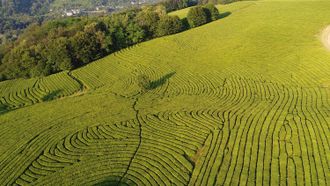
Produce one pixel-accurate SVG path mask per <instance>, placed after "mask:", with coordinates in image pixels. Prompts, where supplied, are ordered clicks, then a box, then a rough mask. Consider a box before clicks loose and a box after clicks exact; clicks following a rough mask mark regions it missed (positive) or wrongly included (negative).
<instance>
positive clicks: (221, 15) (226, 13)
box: [218, 12, 231, 19]
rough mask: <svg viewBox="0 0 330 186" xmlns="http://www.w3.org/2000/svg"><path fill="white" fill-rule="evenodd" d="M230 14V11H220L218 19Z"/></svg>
mask: <svg viewBox="0 0 330 186" xmlns="http://www.w3.org/2000/svg"><path fill="white" fill-rule="evenodd" d="M230 15H231V12H224V13H221V14H220V15H219V18H218V19H223V18H225V17H228V16H230Z"/></svg>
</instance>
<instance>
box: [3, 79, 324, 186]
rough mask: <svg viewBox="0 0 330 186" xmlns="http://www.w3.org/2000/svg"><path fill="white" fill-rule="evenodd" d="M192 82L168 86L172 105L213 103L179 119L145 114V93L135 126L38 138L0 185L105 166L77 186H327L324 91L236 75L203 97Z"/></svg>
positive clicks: (8, 162)
mask: <svg viewBox="0 0 330 186" xmlns="http://www.w3.org/2000/svg"><path fill="white" fill-rule="evenodd" d="M192 82H195V81H192ZM192 82H190V83H189V84H190V86H188V85H187V86H185V87H187V91H182V92H181V93H179V94H177V93H176V94H171V88H168V89H167V91H168V92H165V95H167V96H166V97H169V102H171V98H173V101H177V100H175V97H178V96H179V97H180V96H182V95H184V94H185V92H186V93H187V94H189V95H191V96H193V94H196V95H203V96H204V97H205V96H206V98H209V99H210V100H212V101H213V103H214V104H212V105H210V108H208V109H199V110H186V109H185V107H186V106H187V105H185V106H184V107H183V108H182V110H179V111H173V110H167V111H160V112H151V111H148V109H147V108H144V107H145V106H144V104H145V102H148V101H147V100H148V97H149V96H147V95H148V94H157V92H156V93H154V92H149V93H146V94H145V95H143V96H141V97H140V98H139V100H141V102H142V103H137V104H140V105H138V106H139V107H138V108H139V109H140V110H139V111H140V112H139V113H140V114H138V115H137V118H135V119H132V120H128V121H124V122H121V123H114V124H107V125H97V126H94V127H87V128H86V129H83V130H80V131H77V132H73V133H72V134H69V135H67V136H65V137H63V138H60V136H57V135H56V128H54V129H53V128H50V129H49V130H46V131H45V132H43V133H42V134H38V135H37V136H36V137H35V138H34V139H31V140H30V141H29V142H27V144H26V146H25V148H24V149H23V150H22V151H21V152H17V153H18V154H16V155H14V154H8V157H7V158H6V159H5V160H4V161H3V163H2V166H3V167H4V169H2V172H1V174H0V175H1V180H4V183H6V184H14V183H15V184H18V185H25V184H29V183H33V184H42V185H44V184H60V183H63V182H62V181H63V180H62V179H63V177H64V180H65V181H69V180H70V179H72V180H71V181H69V182H70V183H72V184H74V183H82V182H80V181H81V180H82V179H83V177H85V175H84V172H80V171H79V170H80V169H81V170H87V169H89V167H86V166H97V165H92V164H93V162H94V164H95V162H106V164H107V165H108V166H109V167H113V169H107V168H106V167H102V166H101V167H96V169H97V170H98V171H96V172H94V174H93V175H94V176H95V180H92V178H90V179H89V180H88V179H87V180H86V179H85V181H86V182H84V183H86V184H92V183H99V182H102V180H103V179H105V178H104V177H111V178H112V179H111V181H114V182H118V183H121V182H123V183H127V184H129V185H131V184H133V185H169V184H176V185H213V184H216V185H223V184H233V185H237V184H244V185H245V184H247V185H250V184H253V185H255V184H257V183H264V184H266V185H269V184H282V185H290V184H295V185H304V184H307V185H314V184H317V185H327V184H328V183H329V181H330V180H329V173H330V172H329V166H330V158H329V156H328V155H327V154H329V152H330V149H329V146H330V145H329V137H328V136H327V134H328V133H329V132H330V131H329V126H330V123H329V115H330V110H329V109H328V108H329V102H328V100H329V99H328V97H327V96H328V94H327V93H326V92H324V90H323V89H321V88H297V87H287V86H284V85H280V84H278V83H270V82H268V83H265V82H260V81H255V80H248V79H244V78H240V77H233V78H228V79H226V81H225V83H223V82H222V84H220V85H221V88H219V89H215V90H214V89H213V88H209V89H210V90H212V91H207V89H204V88H203V87H201V88H198V87H200V86H202V85H205V84H201V85H199V84H198V83H192ZM181 84H182V83H181ZM206 85H207V84H206ZM171 86H172V84H171V85H169V87H171ZM214 87H217V86H214ZM199 90H204V91H199ZM162 94H163V93H162ZM143 99H145V101H144V100H143ZM197 107H202V106H197ZM167 108H168V107H167ZM160 110H161V109H160ZM154 111H155V110H154ZM138 122H139V123H141V126H140V127H139V126H138ZM196 128H198V130H196ZM49 134H52V135H49ZM139 141H140V143H141V144H140V145H138V143H139ZM13 157H14V158H13ZM78 167H79V170H77V168H78ZM20 170H22V171H23V172H22V171H20ZM69 170H70V171H73V172H72V173H71V174H68V175H65V173H68V172H67V171H69ZM73 175H75V177H74V179H73V178H72V176H73ZM61 180H62V181H61ZM103 181H104V180H103ZM69 182H66V183H69Z"/></svg>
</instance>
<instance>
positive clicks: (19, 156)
mask: <svg viewBox="0 0 330 186" xmlns="http://www.w3.org/2000/svg"><path fill="white" fill-rule="evenodd" d="M329 6H330V2H327V1H319V2H315V1H276V2H272V1H262V2H239V3H234V4H230V5H225V6H223V5H221V6H219V8H220V11H221V12H226V11H230V12H231V13H232V14H231V15H229V16H228V17H226V18H224V19H221V20H218V21H215V22H213V23H210V24H208V25H205V26H202V27H199V28H196V29H192V30H189V31H186V32H183V33H180V34H176V35H173V36H169V37H164V38H159V39H155V40H152V41H149V42H146V43H142V44H139V45H137V46H134V47H132V48H129V49H125V50H123V51H120V52H118V53H116V54H113V55H110V56H108V57H106V58H104V59H101V60H99V61H97V62H95V63H92V64H90V65H88V66H86V67H83V68H80V69H77V70H75V71H73V72H72V74H71V75H68V74H67V73H61V74H56V75H53V76H49V77H46V78H43V79H42V80H39V81H37V83H36V82H35V81H36V80H15V81H7V82H3V83H1V84H0V90H1V93H0V94H1V96H2V97H3V98H2V99H1V101H2V102H3V104H4V105H7V106H8V105H9V106H11V107H13V108H17V107H20V106H24V105H31V104H34V103H38V104H35V105H33V106H29V107H25V108H21V109H18V110H15V111H10V112H8V113H4V114H2V115H0V135H1V137H2V140H1V141H0V160H1V161H0V162H1V163H0V167H4V168H2V169H1V170H0V180H1V182H2V183H13V182H17V183H24V182H29V181H30V182H32V181H37V182H36V183H39V184H45V183H48V184H51V183H53V184H54V183H86V184H91V183H97V182H100V181H102V180H104V179H105V178H106V177H107V178H109V179H110V181H113V180H112V179H114V180H116V181H117V182H118V181H123V182H130V183H136V184H139V183H140V184H142V183H144V184H147V183H149V184H151V185H153V184H154V183H156V182H157V183H160V184H169V183H170V182H171V181H172V182H175V183H178V184H180V183H181V184H187V183H190V184H194V183H195V184H197V185H203V184H206V183H208V184H212V183H218V184H224V183H225V184H237V183H238V181H240V183H247V184H256V183H262V182H264V183H265V184H269V183H273V184H277V183H282V184H286V183H287V181H286V178H289V182H290V183H291V182H292V183H297V184H298V185H300V184H302V183H303V182H306V183H307V184H318V185H325V184H329V183H330V178H329V169H327V167H328V166H329V162H330V156H329V153H330V150H329V135H328V134H329V124H330V118H329V114H330V111H329V110H330V105H329V96H330V91H329V86H330V79H329V77H330V53H329V52H327V51H326V49H325V48H324V47H323V46H322V44H321V42H320V41H319V39H318V37H319V33H320V31H321V30H322V28H324V27H325V26H326V25H328V24H330V20H329V17H330V12H329V11H328V7H329ZM186 12H187V10H182V11H179V12H174V13H173V14H177V15H179V16H180V17H184V16H185V14H186ZM174 73H175V74H174ZM139 74H146V75H148V76H149V77H150V78H151V79H152V80H157V79H162V78H163V79H166V77H169V78H168V79H167V81H163V82H161V81H160V82H161V83H158V84H159V86H157V87H156V88H155V89H153V90H151V91H149V92H147V93H145V94H143V95H139V94H138V92H139V91H140V90H139V87H138V86H137V81H136V79H137V76H138V75H139ZM173 74H174V75H173ZM55 76H56V78H55ZM72 77H74V79H72ZM64 79H66V83H61V82H64V81H63V80H64ZM76 80H78V81H76ZM40 82H42V83H40ZM45 82H46V83H45ZM39 84H40V86H39ZM43 87H48V88H43ZM39 89H40V90H39ZM31 90H32V91H31ZM38 90H39V91H38ZM23 92H24V93H23ZM29 92H39V94H37V93H29ZM54 92H55V93H56V94H55V97H63V98H61V99H57V100H55V101H51V102H42V101H43V99H44V98H45V96H46V97H47V96H48V95H51V96H52V93H54ZM64 92H66V93H64ZM74 93H76V95H75V94H74ZM78 93H79V94H78ZM30 94H31V95H34V96H32V98H29V99H26V97H29V96H27V95H30ZM72 94H74V95H73V96H70V97H65V96H67V95H72ZM30 97H31V96H30ZM33 99H35V100H34V101H33ZM27 100H30V101H27ZM31 100H32V101H31ZM39 102H41V103H39ZM15 105H18V106H15ZM108 125H109V126H112V129H109V131H110V132H109V134H107V135H106V134H104V133H102V132H100V130H101V128H102V127H104V126H108ZM93 126H95V127H94V128H93ZM196 128H198V130H196ZM93 130H95V131H98V132H91V131H93ZM102 131H104V130H103V129H102ZM128 131H129V132H131V133H129V132H128ZM101 133H102V134H103V135H101ZM126 133H129V134H130V135H129V136H126V137H125V135H127V134H126ZM75 134H77V136H78V137H75ZM79 136H81V137H80V138H79ZM97 136H99V137H97ZM100 136H103V137H102V138H106V139H107V140H103V141H102V140H100V139H99V138H101V137H100ZM122 137H123V138H122ZM66 139H67V141H66ZM77 139H80V140H77ZM63 140H64V141H63ZM75 140H76V141H80V142H76V143H78V145H75V146H74V145H73V146H72V145H70V144H72V143H73V141H75ZM168 142H170V143H168ZM120 143H122V144H125V145H126V147H122V146H121V145H120ZM79 144H80V145H79ZM95 144H96V146H95ZM54 145H55V146H54ZM56 146H57V147H56ZM61 146H64V147H66V148H67V149H68V150H63V148H62V147H61ZM96 147H97V148H96ZM54 148H55V149H56V148H57V149H58V150H54ZM98 148H99V149H98ZM157 148H158V149H159V150H158V151H157V150H156V149H157ZM52 149H53V150H52ZM61 149H62V151H61ZM77 149H78V150H77ZM81 149H83V150H81ZM106 149H108V150H106ZM68 151H69V152H68ZM60 152H63V153H60ZM88 152H90V153H92V155H88ZM111 152H115V153H114V154H112V153H111ZM264 152H266V153H264ZM93 153H94V155H95V154H97V156H93ZM70 154H71V155H70ZM72 154H75V155H72ZM77 154H78V155H77ZM118 156H119V157H118ZM159 156H161V157H162V158H160V157H159ZM45 157H48V158H49V157H53V158H58V159H59V160H58V162H62V164H61V165H60V166H59V165H58V167H65V168H64V169H63V168H57V169H54V168H53V169H54V170H56V172H53V173H52V172H51V171H48V172H47V171H45V172H43V171H44V170H45V169H48V170H49V169H51V168H49V167H53V166H54V165H52V163H53V164H56V163H54V162H53V161H51V160H48V161H46V160H45V162H46V163H45V162H43V163H40V162H42V161H43V159H47V158H45ZM59 157H61V158H59ZM215 157H217V158H215ZM49 159H52V158H49ZM95 161H96V162H101V163H93V162H95ZM63 162H69V163H67V164H65V163H63ZM192 162H194V163H192ZM208 162H209V163H208ZM40 164H41V165H40ZM18 165H20V167H19V166H18ZM104 166H105V167H104ZM177 166H178V167H177ZM109 167H112V168H109ZM139 167H140V168H141V169H139ZM26 168H28V169H26ZM287 168H288V169H287ZM143 169H149V171H148V173H147V172H144V171H143ZM29 170H32V171H29ZM219 172H220V174H219ZM190 173H191V174H192V177H191V178H190V176H189V175H190ZM31 175H32V176H31ZM33 175H34V177H35V178H33ZM42 175H46V176H42ZM86 175H88V176H86ZM142 175H143V176H142ZM173 175H176V176H173ZM295 176H297V177H295ZM120 177H124V178H123V179H121V180H120V179H119V178H120ZM108 181H109V180H108Z"/></svg>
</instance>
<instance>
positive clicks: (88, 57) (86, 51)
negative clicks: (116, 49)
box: [71, 32, 101, 65]
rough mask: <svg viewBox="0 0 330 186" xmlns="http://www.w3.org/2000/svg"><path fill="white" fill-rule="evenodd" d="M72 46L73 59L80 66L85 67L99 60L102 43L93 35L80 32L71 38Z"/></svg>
mask: <svg viewBox="0 0 330 186" xmlns="http://www.w3.org/2000/svg"><path fill="white" fill-rule="evenodd" d="M71 45H72V49H73V57H74V59H75V62H76V64H78V65H84V64H87V63H89V62H91V61H93V60H95V59H97V58H99V53H100V49H101V43H100V42H99V40H98V39H97V38H96V36H95V34H93V33H88V32H78V33H77V34H76V35H75V36H74V37H72V38H71Z"/></svg>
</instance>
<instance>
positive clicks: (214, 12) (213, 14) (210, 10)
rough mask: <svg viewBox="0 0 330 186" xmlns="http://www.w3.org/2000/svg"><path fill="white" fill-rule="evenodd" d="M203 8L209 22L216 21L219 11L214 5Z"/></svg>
mask: <svg viewBox="0 0 330 186" xmlns="http://www.w3.org/2000/svg"><path fill="white" fill-rule="evenodd" d="M204 8H205V9H206V11H207V14H208V15H207V16H208V19H209V20H211V21H214V20H217V19H218V18H219V16H220V14H219V10H218V9H217V8H216V7H215V6H214V4H211V3H209V4H207V5H205V6H204Z"/></svg>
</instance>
